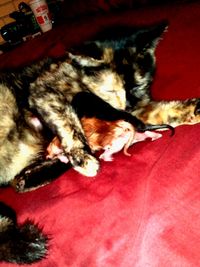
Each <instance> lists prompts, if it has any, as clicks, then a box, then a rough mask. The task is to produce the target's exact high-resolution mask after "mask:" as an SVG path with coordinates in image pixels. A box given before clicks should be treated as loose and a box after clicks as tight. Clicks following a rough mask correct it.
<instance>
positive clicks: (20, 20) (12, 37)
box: [0, 2, 40, 50]
mask: <svg viewBox="0 0 200 267" xmlns="http://www.w3.org/2000/svg"><path fill="white" fill-rule="evenodd" d="M18 8H19V11H14V12H12V13H11V14H10V15H9V16H10V17H11V18H12V19H14V20H15V21H14V22H11V23H9V24H7V25H5V26H3V27H2V28H1V30H0V32H1V36H2V38H3V39H4V40H5V41H6V42H7V45H6V44H5V45H4V46H2V47H1V48H3V50H4V49H5V48H6V47H7V48H8V50H9V47H13V46H16V45H18V44H19V43H21V42H22V41H23V38H24V37H25V36H27V35H33V34H35V33H37V32H39V31H40V28H39V25H38V24H37V22H36V20H35V17H34V15H33V13H32V11H31V9H30V7H29V6H28V5H27V4H26V3H24V2H21V3H20V4H19V6H18Z"/></svg>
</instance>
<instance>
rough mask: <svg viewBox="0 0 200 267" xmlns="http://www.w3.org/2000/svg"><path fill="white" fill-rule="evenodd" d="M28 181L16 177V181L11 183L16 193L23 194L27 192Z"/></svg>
mask: <svg viewBox="0 0 200 267" xmlns="http://www.w3.org/2000/svg"><path fill="white" fill-rule="evenodd" d="M25 184H26V181H25V179H24V178H23V177H20V176H19V177H18V176H16V177H15V179H14V180H13V181H12V182H11V186H12V187H13V188H14V189H15V191H16V192H18V193H22V192H25V191H26V190H25Z"/></svg>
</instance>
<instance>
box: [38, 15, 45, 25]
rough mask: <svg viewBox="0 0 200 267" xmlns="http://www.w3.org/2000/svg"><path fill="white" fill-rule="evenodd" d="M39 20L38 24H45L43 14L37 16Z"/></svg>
mask: <svg viewBox="0 0 200 267" xmlns="http://www.w3.org/2000/svg"><path fill="white" fill-rule="evenodd" d="M37 22H38V24H43V23H44V19H43V16H39V17H37Z"/></svg>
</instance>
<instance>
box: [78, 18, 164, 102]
mask: <svg viewBox="0 0 200 267" xmlns="http://www.w3.org/2000/svg"><path fill="white" fill-rule="evenodd" d="M167 26H168V23H167V22H166V21H163V22H161V23H159V24H156V25H153V26H150V27H143V28H141V27H140V28H133V27H127V26H114V27H112V28H108V29H106V30H103V31H101V32H100V33H98V35H97V36H95V38H94V40H92V41H89V42H87V43H86V44H85V45H84V46H83V47H82V49H83V50H82V53H84V54H87V55H88V56H91V57H93V58H96V59H103V60H104V61H105V62H106V63H108V64H110V66H111V67H112V68H113V69H114V70H115V71H117V72H118V74H119V75H120V76H121V77H122V79H123V82H124V85H125V88H126V95H127V105H130V106H133V105H135V104H136V103H137V102H138V101H139V100H141V99H147V100H148V98H149V95H150V93H149V85H150V84H151V82H152V79H153V76H154V71H155V48H156V46H157V43H158V41H159V40H160V39H161V36H162V34H163V32H164V31H165V30H166V29H167Z"/></svg>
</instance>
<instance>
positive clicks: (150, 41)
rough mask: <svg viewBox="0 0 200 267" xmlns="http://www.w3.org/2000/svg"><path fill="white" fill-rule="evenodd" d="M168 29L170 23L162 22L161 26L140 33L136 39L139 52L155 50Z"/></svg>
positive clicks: (157, 25)
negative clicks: (147, 49) (146, 49)
mask: <svg viewBox="0 0 200 267" xmlns="http://www.w3.org/2000/svg"><path fill="white" fill-rule="evenodd" d="M167 28H168V22H167V21H162V22H161V23H159V24H156V25H154V26H151V27H149V28H147V29H145V30H141V31H139V32H138V35H137V37H136V39H135V44H136V48H137V49H138V50H143V49H145V48H155V47H156V45H157V44H158V42H159V40H160V39H161V38H162V34H163V33H164V32H165V31H166V30H167Z"/></svg>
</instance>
